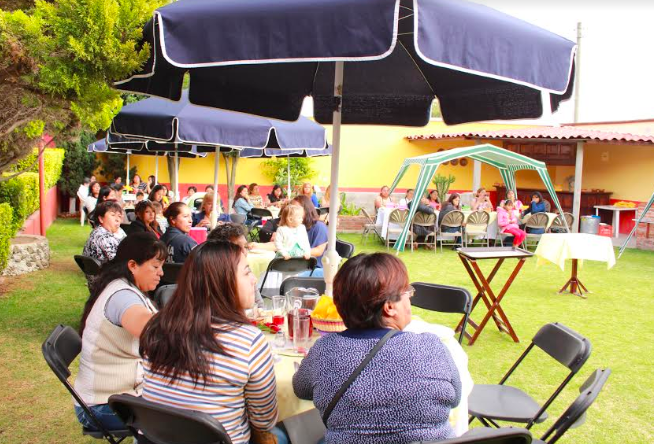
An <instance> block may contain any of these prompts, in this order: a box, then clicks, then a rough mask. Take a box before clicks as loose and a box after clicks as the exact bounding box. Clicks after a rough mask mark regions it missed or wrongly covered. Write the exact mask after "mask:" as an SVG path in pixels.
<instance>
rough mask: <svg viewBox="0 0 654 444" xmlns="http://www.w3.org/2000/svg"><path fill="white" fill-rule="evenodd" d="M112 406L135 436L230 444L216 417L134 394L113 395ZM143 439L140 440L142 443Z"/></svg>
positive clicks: (169, 442)
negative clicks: (152, 400) (138, 433)
mask: <svg viewBox="0 0 654 444" xmlns="http://www.w3.org/2000/svg"><path fill="white" fill-rule="evenodd" d="M109 405H110V406H111V408H112V409H113V410H114V411H115V412H116V414H117V415H118V417H119V418H120V419H122V420H123V421H124V422H125V424H127V427H128V428H129V429H130V430H132V431H133V432H134V433H136V432H140V434H141V435H142V436H143V437H145V439H144V441H146V440H147V441H149V442H152V443H156V444H181V443H184V444H231V443H232V440H231V439H230V438H229V435H228V434H227V431H226V430H225V428H224V427H223V426H222V424H221V423H220V422H219V421H218V420H217V419H215V418H214V417H213V416H211V415H209V414H207V413H204V412H198V411H194V410H185V409H180V408H175V407H170V406H168V405H165V404H159V403H156V402H151V401H146V400H145V399H143V398H137V397H135V396H132V395H113V396H110V397H109ZM141 440H142V437H141V436H139V438H138V441H139V444H140V443H141Z"/></svg>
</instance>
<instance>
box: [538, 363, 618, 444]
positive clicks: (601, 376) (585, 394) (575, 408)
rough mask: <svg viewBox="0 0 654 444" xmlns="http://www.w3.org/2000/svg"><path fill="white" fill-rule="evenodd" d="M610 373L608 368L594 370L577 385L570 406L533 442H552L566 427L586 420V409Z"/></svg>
mask: <svg viewBox="0 0 654 444" xmlns="http://www.w3.org/2000/svg"><path fill="white" fill-rule="evenodd" d="M609 375H611V370H610V369H608V368H605V369H601V368H600V369H597V370H595V371H594V372H593V373H592V374H591V375H590V377H589V378H588V379H587V380H586V382H584V383H583V384H582V386H581V387H579V393H580V394H579V396H578V397H577V399H575V400H574V402H573V403H572V404H570V407H568V408H567V409H566V411H565V412H563V414H562V415H561V416H560V417H559V419H557V420H556V422H555V423H554V425H553V426H552V427H550V428H549V430H547V432H545V434H544V435H543V436H542V437H541V439H535V440H534V441H533V442H535V443H539V444H545V443H547V444H554V443H555V442H557V441H558V440H559V438H561V437H562V436H563V435H564V434H565V432H567V431H568V429H571V428H575V427H579V426H580V425H582V424H583V423H584V421H585V420H586V410H588V408H589V407H590V406H591V405H592V404H593V402H595V400H596V399H597V395H599V392H600V391H602V387H604V384H606V381H607V380H608V379H609Z"/></svg>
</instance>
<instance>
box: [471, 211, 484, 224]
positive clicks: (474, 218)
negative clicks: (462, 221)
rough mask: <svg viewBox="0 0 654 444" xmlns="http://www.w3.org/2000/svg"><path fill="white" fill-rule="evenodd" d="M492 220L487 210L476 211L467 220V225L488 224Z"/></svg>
mask: <svg viewBox="0 0 654 444" xmlns="http://www.w3.org/2000/svg"><path fill="white" fill-rule="evenodd" d="M489 222H490V214H489V213H488V212H486V211H474V212H472V214H470V216H468V220H467V221H466V224H467V225H488V223H489Z"/></svg>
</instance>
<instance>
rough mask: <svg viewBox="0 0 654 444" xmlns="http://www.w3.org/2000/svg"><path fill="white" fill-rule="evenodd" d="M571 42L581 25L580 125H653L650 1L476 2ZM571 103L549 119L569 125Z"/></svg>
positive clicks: (652, 8) (653, 30)
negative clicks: (643, 122) (644, 122)
mask: <svg viewBox="0 0 654 444" xmlns="http://www.w3.org/2000/svg"><path fill="white" fill-rule="evenodd" d="M475 2H476V3H481V4H484V5H486V6H489V7H491V8H494V9H497V10H500V11H502V12H505V13H507V14H509V15H512V16H514V17H517V18H520V19H523V20H525V21H527V22H530V23H533V24H534V25H537V26H540V27H541V28H544V29H547V30H548V31H552V32H555V33H556V34H559V35H561V36H563V37H566V38H568V39H570V40H572V41H576V39H577V22H581V23H582V40H581V63H580V66H581V78H580V81H579V85H580V90H579V91H580V100H579V120H580V121H581V122H605V121H615V120H639V119H654V26H652V23H653V22H654V1H652V0H622V1H620V0H614V1H609V0H594V1H593V0H475ZM573 116H574V99H571V100H569V101H568V102H564V104H563V105H562V106H561V108H560V110H559V111H558V112H556V113H555V114H554V115H553V116H552V118H553V120H554V121H555V122H558V123H570V122H572V121H573Z"/></svg>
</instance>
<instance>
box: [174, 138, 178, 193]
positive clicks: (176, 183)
mask: <svg viewBox="0 0 654 444" xmlns="http://www.w3.org/2000/svg"><path fill="white" fill-rule="evenodd" d="M178 200H179V151H178V150H177V144H175V196H174V197H173V202H177V201H178Z"/></svg>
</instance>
